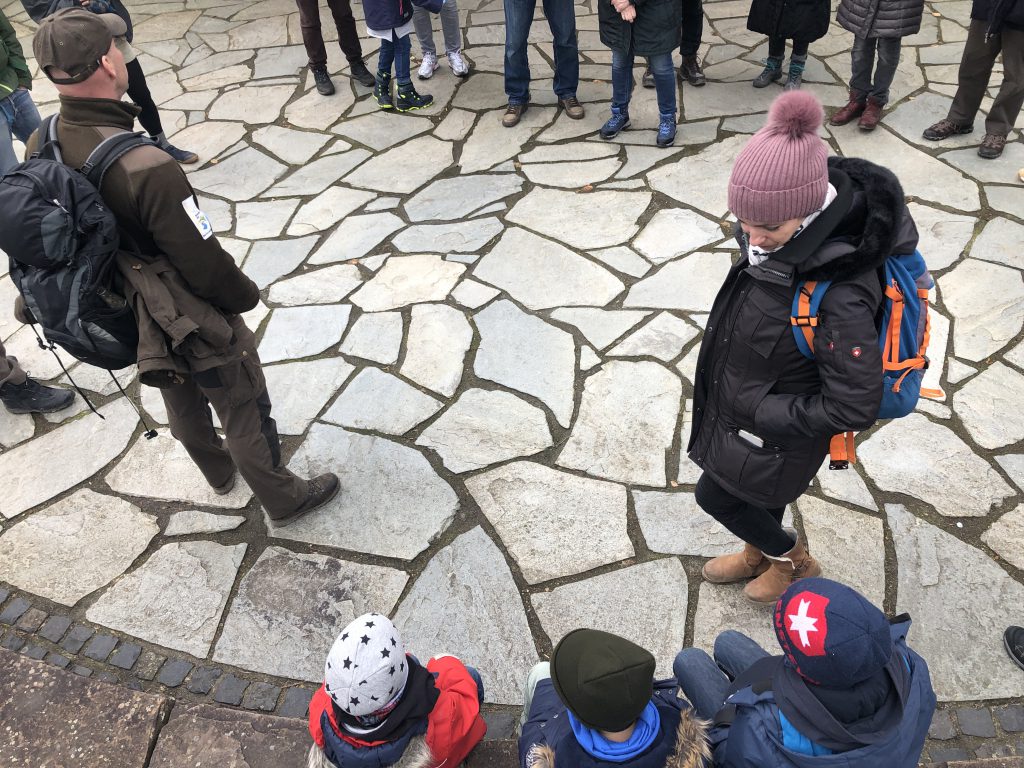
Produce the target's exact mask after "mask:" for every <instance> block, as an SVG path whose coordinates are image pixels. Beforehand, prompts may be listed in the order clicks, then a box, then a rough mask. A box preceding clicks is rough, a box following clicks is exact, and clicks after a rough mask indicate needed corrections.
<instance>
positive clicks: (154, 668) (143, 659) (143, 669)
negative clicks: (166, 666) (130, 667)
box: [134, 651, 164, 680]
mask: <svg viewBox="0 0 1024 768" xmlns="http://www.w3.org/2000/svg"><path fill="white" fill-rule="evenodd" d="M163 663H164V657H163V656H161V655H160V654H159V653H153V651H143V652H142V655H141V656H140V657H139V663H138V664H136V665H135V671H134V674H135V676H136V677H137V678H139V679H140V680H152V679H153V678H154V677H156V673H157V672H158V671H159V669H160V665H161V664H163Z"/></svg>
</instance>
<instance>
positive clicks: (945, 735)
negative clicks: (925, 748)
mask: <svg viewBox="0 0 1024 768" xmlns="http://www.w3.org/2000/svg"><path fill="white" fill-rule="evenodd" d="M928 737H929V738H931V739H938V740H940V741H947V740H948V739H952V738H955V737H956V726H955V725H954V724H953V716H952V715H950V713H949V710H948V709H937V710H935V714H934V715H932V724H931V727H930V728H929V729H928Z"/></svg>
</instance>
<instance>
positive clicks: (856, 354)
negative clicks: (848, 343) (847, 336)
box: [850, 347, 862, 357]
mask: <svg viewBox="0 0 1024 768" xmlns="http://www.w3.org/2000/svg"><path fill="white" fill-rule="evenodd" d="M861 352H862V350H861V348H860V347H854V348H853V349H851V350H850V354H851V355H853V356H854V357H860V356H861Z"/></svg>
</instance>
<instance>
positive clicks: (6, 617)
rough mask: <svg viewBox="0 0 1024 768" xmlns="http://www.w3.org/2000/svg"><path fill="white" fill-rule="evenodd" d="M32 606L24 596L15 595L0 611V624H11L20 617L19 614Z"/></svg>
mask: <svg viewBox="0 0 1024 768" xmlns="http://www.w3.org/2000/svg"><path fill="white" fill-rule="evenodd" d="M31 607H32V603H30V602H29V601H28V600H26V599H25V598H24V597H16V598H14V599H13V600H11V602H9V603H8V604H7V607H6V608H4V609H3V611H0V624H13V623H14V622H16V621H17V620H18V619H20V618H21V614H23V613H24V612H25V611H27V610H28V609H29V608H31Z"/></svg>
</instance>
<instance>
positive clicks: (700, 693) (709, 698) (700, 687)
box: [672, 629, 770, 720]
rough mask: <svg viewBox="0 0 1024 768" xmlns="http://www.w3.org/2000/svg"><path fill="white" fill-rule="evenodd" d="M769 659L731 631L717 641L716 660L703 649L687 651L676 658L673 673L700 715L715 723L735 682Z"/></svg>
mask: <svg viewBox="0 0 1024 768" xmlns="http://www.w3.org/2000/svg"><path fill="white" fill-rule="evenodd" d="M769 655H770V654H769V653H768V652H767V651H766V650H764V648H762V647H761V646H760V645H758V644H757V643H755V642H754V641H753V640H751V639H750V638H749V637H747V636H746V635H744V634H743V633H742V632H736V631H735V630H732V629H729V630H726V631H725V632H723V633H722V634H720V635H719V636H718V637H717V638H716V639H715V658H714V659H713V660H712V658H711V657H710V656H708V655H707V653H706V652H704V651H702V650H700V649H699V648H684V649H683V650H681V651H680V652H679V654H678V655H677V656H676V660H675V661H674V662H673V664H672V672H673V673H674V674H675V676H676V680H678V681H679V687H680V688H682V689H683V695H684V696H686V698H687V700H688V701H689V702H690V703H691V704H692V705H693V708H694V709H695V710H697V714H698V715H700V716H701V717H702V718H704V719H705V720H713V719H714V717H715V715H716V714H717V713H718V710H720V709H721V708H722V704H724V703H725V696H726V694H727V693H728V691H729V686H730V685H731V684H732V681H733V680H734V679H736V677H737V676H738V675H739V674H741V673H742V672H744V671H745V670H746V669H747V668H748V667H750V665H752V664H753V663H754V662H755V661H760V660H761V659H763V658H765V657H767V656H769ZM716 662H717V663H716Z"/></svg>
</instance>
